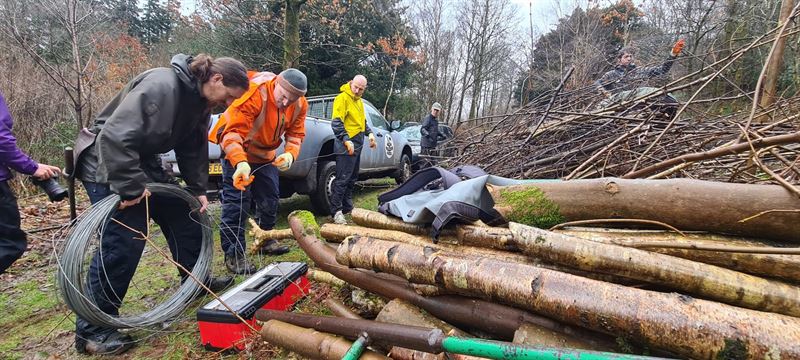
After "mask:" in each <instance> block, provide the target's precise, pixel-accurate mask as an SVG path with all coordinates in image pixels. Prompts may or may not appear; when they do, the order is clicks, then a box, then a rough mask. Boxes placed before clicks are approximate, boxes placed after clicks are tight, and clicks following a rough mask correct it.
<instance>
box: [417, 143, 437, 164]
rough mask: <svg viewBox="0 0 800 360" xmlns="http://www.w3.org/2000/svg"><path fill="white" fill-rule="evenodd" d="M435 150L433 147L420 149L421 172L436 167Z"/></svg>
mask: <svg viewBox="0 0 800 360" xmlns="http://www.w3.org/2000/svg"><path fill="white" fill-rule="evenodd" d="M434 149H435V148H432V147H424V146H423V147H420V151H419V155H420V156H419V162H420V164H419V168H420V170H422V169H425V168H428V167H431V166H434V165H436V159H434V153H433V151H434Z"/></svg>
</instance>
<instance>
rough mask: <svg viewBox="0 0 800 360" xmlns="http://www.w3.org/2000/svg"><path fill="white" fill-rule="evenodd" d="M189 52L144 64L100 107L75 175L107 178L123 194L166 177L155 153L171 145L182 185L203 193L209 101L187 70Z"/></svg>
mask: <svg viewBox="0 0 800 360" xmlns="http://www.w3.org/2000/svg"><path fill="white" fill-rule="evenodd" d="M191 61H192V57H191V56H188V55H184V54H178V55H175V56H174V57H172V63H171V64H172V67H171V68H155V69H150V70H147V71H145V72H143V73H141V74H139V75H138V76H136V78H134V79H133V80H131V81H130V82H129V83H128V84H127V85H125V87H124V88H123V89H122V91H120V92H119V93H118V94H117V96H115V97H114V99H113V100H111V102H109V103H108V104H107V105H106V107H105V108H104V109H103V110H102V111H101V112H100V115H98V116H97V118H96V119H95V122H94V126H93V127H92V129H91V132H93V133H94V134H97V140H96V143H95V145H94V146H92V147H90V148H88V149H86V150H85V151H84V152H83V154H80V159H79V168H80V171H81V174H80V178H81V179H83V180H88V181H93V182H98V183H107V184H109V185H110V186H111V190H112V191H114V192H115V193H117V194H119V195H120V197H121V198H122V199H123V200H130V199H135V198H136V197H138V196H140V195H141V194H142V193H143V192H144V189H145V184H146V183H148V182H152V181H155V182H165V181H167V180H168V179H169V177H168V176H166V173H165V172H164V170H163V168H162V167H161V163H160V161H159V157H158V154H161V153H165V152H168V151H170V150H175V155H176V157H177V160H178V166H179V167H180V169H181V175H182V177H183V179H184V181H186V189H187V190H189V191H190V192H192V193H193V194H195V195H205V191H206V187H207V184H208V141H207V140H206V138H207V135H206V131H208V130H207V129H208V121H209V114H210V110H209V108H208V102H207V101H206V99H205V98H203V97H202V96H201V93H200V83H199V81H198V79H196V78H195V77H194V75H192V73H191V72H190V71H189V64H190V63H191Z"/></svg>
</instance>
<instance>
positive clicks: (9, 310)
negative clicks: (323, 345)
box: [0, 178, 394, 359]
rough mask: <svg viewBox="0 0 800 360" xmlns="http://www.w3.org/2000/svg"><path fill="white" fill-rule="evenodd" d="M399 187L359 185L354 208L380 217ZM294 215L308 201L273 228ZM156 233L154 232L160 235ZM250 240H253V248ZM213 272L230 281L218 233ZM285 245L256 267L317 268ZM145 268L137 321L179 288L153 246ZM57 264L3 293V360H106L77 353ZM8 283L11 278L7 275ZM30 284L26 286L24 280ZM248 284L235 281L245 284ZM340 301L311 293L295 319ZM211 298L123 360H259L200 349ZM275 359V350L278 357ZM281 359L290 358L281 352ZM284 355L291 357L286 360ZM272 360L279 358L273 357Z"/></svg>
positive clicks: (146, 336)
mask: <svg viewBox="0 0 800 360" xmlns="http://www.w3.org/2000/svg"><path fill="white" fill-rule="evenodd" d="M391 186H394V181H393V180H391V179H388V178H387V179H377V180H370V181H368V182H362V183H359V184H357V185H356V188H355V189H354V191H353V195H354V204H355V206H357V207H360V208H366V209H370V210H376V209H377V206H378V201H377V196H378V194H380V193H382V192H385V191H387V190H389V189H390V187H391ZM294 210H309V211H311V210H312V207H311V202H310V200H309V199H308V197H307V196H300V195H295V196H293V197H291V198H288V199H283V200H281V202H280V207H279V212H278V219H277V223H276V226H275V228H276V229H285V228H287V227H288V222H287V216H288V215H289V213H291V212H292V211H294ZM209 216H210V217H211V220H212V222H213V223H214V224H218V223H219V219H220V207H219V206H218V205H216V204H215V206H212V207H211V208H210V209H209ZM315 219H316V221H317V223H319V224H324V223H327V222H330V221H331V219H330V216H316V215H315ZM156 229H157V227H154V228H153V230H156ZM151 235H152V239H153V241H154V242H155V243H156V244H158V246H159V247H160V248H162V249H164V250H165V251H167V252H168V250H166V249H167V245H166V240H165V239H164V237H163V236H162V235H160V234H158V233H157V232H156V233H154V232H151ZM249 240H250V239H249V238H248V242H250V241H249ZM213 242H214V264H213V267H212V268H213V271H214V273H215V274H216V275H222V274H227V271H226V270H225V266H224V263H223V262H224V259H223V256H222V255H221V254H222V250H221V248H220V239H219V229H218V226H215V228H214V241H213ZM281 243H283V244H285V245H289V246H290V249H291V251H290V252H289V253H287V254H283V255H281V256H269V255H266V254H260V255H256V256H254V257H253V262H254V263H255V264H256V265H257V266H259V267H263V266H266V265H268V264H270V263H273V262H279V261H301V262H306V263H311V261H310V260H309V259H308V257H307V256H306V254H305V253H304V252H303V251H302V249H300V247H299V246H298V245H297V244H296V242H295V241H293V240H291V239H287V240H282V241H281ZM145 249H146V250H145V253H144V254H143V256H142V260H141V262H140V264H139V267H138V268H137V273H136V275H135V276H134V280H133V282H132V285H131V287H130V288H129V290H128V293H127V296H126V298H125V301H124V303H123V304H124V305H123V307H122V309H121V311H122V312H123V314H133V313H139V312H141V311H143V310H146V309H148V308H149V307H151V306H152V305H154V303H155V302H158V301H161V300H163V299H165V298H166V297H167V296H170V295H172V293H173V291H174V289H175V288H176V287H177V285H178V284H179V277H178V275H177V270H176V268H175V266H174V265H172V264H171V263H170V262H168V261H167V260H165V259H163V258H162V257H161V256H160V255H159V254H158V253H157V252H156V251H155V250H154V249H152V248H151V245H147V246H146V248H145ZM31 255H33V256H36V257H37V259H46V258H47V257H49V254H28V256H31ZM54 270H55V267H54V265H53V264H46V263H44V261H42V266H40V267H38V268H30V269H26V270H25V271H24V272H20V273H19V274H18V275H15V276H16V278H15V279H18V281H19V282H18V283H17V284H14V285H10V286H9V287H6V288H4V290H3V291H2V292H0V313H2V314H4V315H3V316H2V317H0V334H3V336H1V337H0V354H3V355H2V356H0V358H3V359H27V358H34V357H38V358H48V357H54V358H68V359H101V357H85V356H79V355H78V354H77V353H76V352H75V350H74V344H73V338H74V329H75V316H74V314H72V313H71V311H69V309H67V308H66V307H65V306H64V305H63V301H62V300H61V297H60V295H59V294H58V293H57V291H56V290H55V286H54V285H53V283H54V279H53V271H54ZM6 276H7V275H6ZM22 279H24V280H22ZM244 279H245V276H236V282H237V283H240V282H241V281H243V280H244ZM329 295H330V296H341V294H339V293H338V292H337V291H335V290H331V289H330V288H329V287H326V286H325V285H322V286H317V285H315V286H314V288H313V290H312V293H311V294H310V295H309V296H308V297H306V298H305V299H303V300H302V301H301V302H300V303H299V304H298V305H297V311H300V312H305V313H312V314H319V315H330V311H329V310H328V309H327V308H326V307H324V306H323V305H322V304H321V300H323V299H325V298H326V297H328V296H329ZM211 300H212V297H210V296H206V297H203V298H202V299H199V300H196V301H195V302H193V303H192V304H191V305H190V306H189V308H188V309H187V310H186V312H185V313H184V315H183V316H182V317H181V318H180V319H178V320H176V321H174V322H173V323H172V324H171V325H170V326H169V327H168V328H167V329H164V330H137V331H134V332H133V336H134V338H136V339H137V340H138V341H139V343H138V344H137V346H136V347H135V348H133V349H132V350H131V351H130V352H129V353H127V354H126V355H125V358H127V359H198V358H221V359H240V358H259V356H258V354H256V353H254V354H250V355H247V354H244V353H243V354H215V353H212V352H207V351H205V350H204V349H203V348H202V347H201V346H200V342H199V332H198V330H197V325H196V320H195V317H194V314H195V313H196V311H197V308H199V307H201V306H203V305H205V304H206V303H208V302H210V301H211ZM273 351H275V350H273ZM277 351H278V355H277V356H278V357H279V358H286V357H287V356H288V357H292V356H293V355H291V354H287V353H286V352H283V351H281V350H277ZM284 355H285V356H284ZM269 358H275V357H272V356H270V357H269Z"/></svg>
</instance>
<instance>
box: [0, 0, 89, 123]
mask: <svg viewBox="0 0 800 360" xmlns="http://www.w3.org/2000/svg"><path fill="white" fill-rule="evenodd" d="M95 5H96V4H94V3H93V2H91V1H82V0H63V1H58V0H42V1H37V2H28V1H22V0H7V1H5V4H4V6H3V8H2V11H3V14H2V22H3V24H2V28H3V30H2V31H4V32H5V33H6V35H7V36H8V37H9V38H11V39H13V40H14V43H15V44H16V46H17V47H18V48H19V49H21V50H23V51H24V52H25V53H26V54H28V55H29V56H30V57H31V58H32V59H33V60H34V61H35V62H36V64H37V65H38V66H39V67H40V68H41V69H42V70H44V72H45V73H46V74H47V76H48V77H49V78H50V79H51V80H52V81H53V82H54V83H55V84H56V85H57V86H58V87H59V88H61V90H62V91H63V93H64V94H65V95H66V96H67V97H68V98H69V100H70V102H71V104H72V110H73V115H74V116H75V121H76V122H77V124H78V126H79V127H83V126H86V125H87V124H88V122H89V120H90V118H91V106H90V104H91V96H92V92H91V88H90V86H89V85H90V84H91V83H92V81H94V80H95V75H96V74H97V72H98V70H99V68H98V67H96V66H95V65H96V63H95V62H94V56H95V46H94V42H95V40H96V37H95V33H94V32H95V30H96V29H97V28H98V26H100V25H101V24H102V20H101V19H100V18H99V17H98V14H97V13H96V12H95V10H94V9H95V8H96V6H95Z"/></svg>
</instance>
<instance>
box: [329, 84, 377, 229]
mask: <svg viewBox="0 0 800 360" xmlns="http://www.w3.org/2000/svg"><path fill="white" fill-rule="evenodd" d="M366 88H367V78H365V77H364V76H363V75H356V76H355V77H353V80H350V81H349V82H348V83H347V84H344V85H342V86H341V87H340V88H339V90H341V91H342V93H341V94H339V95H337V96H336V99H334V100H333V114H332V116H331V117H332V118H333V121H331V128H332V129H333V135H334V137H335V138H336V139H335V140H334V142H333V152H334V154H336V180H334V181H333V194H332V195H331V214H333V222H335V223H337V224H346V223H347V220H346V219H345V217H344V214H347V213H349V212H351V211H353V187H354V186H355V184H356V180H358V168H359V166H360V163H361V149H362V148H363V147H364V137H365V136H367V137H368V138H369V147H371V148H375V147H376V146H378V145H377V143H376V142H375V135H373V134H372V129H370V127H369V125H367V116H366V113H365V112H364V102H363V101H362V100H361V96H362V95H364V90H366Z"/></svg>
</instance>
